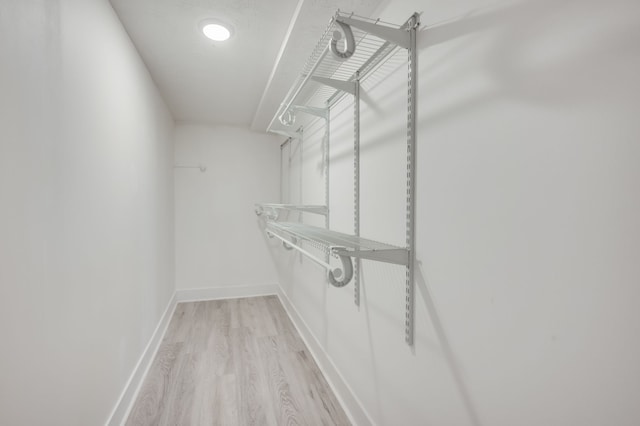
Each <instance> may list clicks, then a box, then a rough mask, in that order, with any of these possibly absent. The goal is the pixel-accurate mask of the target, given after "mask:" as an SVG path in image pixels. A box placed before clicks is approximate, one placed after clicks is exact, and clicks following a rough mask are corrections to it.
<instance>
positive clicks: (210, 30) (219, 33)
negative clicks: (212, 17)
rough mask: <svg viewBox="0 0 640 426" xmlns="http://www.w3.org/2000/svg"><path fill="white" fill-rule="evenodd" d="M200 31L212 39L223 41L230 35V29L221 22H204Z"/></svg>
mask: <svg viewBox="0 0 640 426" xmlns="http://www.w3.org/2000/svg"><path fill="white" fill-rule="evenodd" d="M202 32H203V33H204V35H205V37H207V38H209V39H211V40H213V41H225V40H228V39H229V37H231V30H229V28H227V27H225V26H224V25H221V24H206V25H205V26H203V27H202Z"/></svg>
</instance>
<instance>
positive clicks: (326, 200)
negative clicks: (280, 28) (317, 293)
mask: <svg viewBox="0 0 640 426" xmlns="http://www.w3.org/2000/svg"><path fill="white" fill-rule="evenodd" d="M325 109H326V114H327V116H326V119H325V127H324V141H323V142H324V144H323V146H322V156H323V159H324V205H325V206H327V214H326V215H325V216H324V227H325V228H326V229H329V215H330V214H331V209H329V140H330V134H331V129H330V126H331V110H330V109H329V103H328V102H327V104H326V108H325ZM324 257H325V261H326V262H327V263H329V252H328V251H327V252H326V253H325V256H324ZM327 284H329V276H328V275H327Z"/></svg>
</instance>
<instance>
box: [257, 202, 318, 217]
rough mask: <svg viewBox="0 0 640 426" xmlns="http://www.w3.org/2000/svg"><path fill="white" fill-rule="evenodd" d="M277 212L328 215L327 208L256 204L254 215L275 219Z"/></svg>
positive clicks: (308, 205)
mask: <svg viewBox="0 0 640 426" xmlns="http://www.w3.org/2000/svg"><path fill="white" fill-rule="evenodd" d="M278 210H293V211H298V212H305V213H315V214H319V215H323V216H326V215H327V214H328V213H329V209H328V208H327V206H319V205H311V204H273V203H258V204H256V208H255V211H256V214H257V215H258V216H261V215H263V214H264V215H267V217H273V216H275V217H277V216H278Z"/></svg>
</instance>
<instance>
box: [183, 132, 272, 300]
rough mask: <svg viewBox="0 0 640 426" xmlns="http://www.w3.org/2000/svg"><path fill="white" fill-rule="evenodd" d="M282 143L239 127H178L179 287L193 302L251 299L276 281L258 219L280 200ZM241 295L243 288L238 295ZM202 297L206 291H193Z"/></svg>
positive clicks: (200, 293)
mask: <svg viewBox="0 0 640 426" xmlns="http://www.w3.org/2000/svg"><path fill="white" fill-rule="evenodd" d="M279 155H280V148H279V141H278V138H276V137H274V136H270V135H265V134H260V133H254V132H251V131H249V130H246V129H242V128H236V127H227V126H219V127H208V126H198V125H190V124H180V125H178V126H177V127H176V142H175V162H176V164H177V165H186V166H197V165H200V164H202V165H205V166H206V167H207V169H206V171H205V172H201V171H200V170H199V169H198V168H177V169H176V170H175V197H176V203H175V221H176V225H175V241H176V288H177V289H179V290H190V292H189V293H188V294H191V295H192V296H193V297H198V295H201V296H202V297H211V295H213V294H214V293H212V291H214V289H217V290H219V293H215V294H217V295H220V296H224V295H229V296H232V295H241V294H243V293H242V292H243V291H248V294H251V292H252V291H254V290H255V289H256V287H257V286H265V285H268V286H273V285H275V284H276V282H277V278H276V273H275V268H274V267H273V264H272V262H271V259H270V258H269V251H268V250H267V248H266V245H265V243H264V233H263V232H262V231H261V229H260V227H259V221H258V220H257V217H256V215H255V213H254V204H255V203H257V202H276V201H277V199H278V198H279V189H278V177H279V171H278V168H279V157H278V156H279ZM241 288H242V289H241ZM196 289H200V290H202V292H198V291H196Z"/></svg>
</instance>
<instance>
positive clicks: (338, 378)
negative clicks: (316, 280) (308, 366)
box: [277, 286, 375, 426]
mask: <svg viewBox="0 0 640 426" xmlns="http://www.w3.org/2000/svg"><path fill="white" fill-rule="evenodd" d="M277 295H278V298H279V299H280V301H281V302H282V306H284V309H285V310H286V311H287V314H289V318H291V321H292V322H293V325H294V326H295V327H296V329H297V330H298V334H300V337H302V340H303V341H304V343H305V344H306V345H307V348H309V351H310V352H311V356H312V357H313V358H314V360H315V361H316V364H318V367H319V368H320V371H322V374H324V377H325V379H326V380H327V382H328V383H329V386H331V389H332V390H333V393H334V394H335V395H336V398H338V401H340V404H342V408H344V411H345V412H346V414H347V416H348V417H349V420H350V421H351V423H352V424H353V425H354V426H371V425H375V423H374V422H373V420H371V416H369V414H368V413H367V411H366V410H365V409H364V408H363V405H362V403H361V402H360V400H359V399H358V397H356V396H355V394H354V393H353V390H352V389H351V387H350V386H349V385H348V384H347V382H346V381H345V380H344V377H342V374H340V372H339V371H338V369H337V368H336V366H335V364H334V363H333V361H331V358H329V355H328V354H327V353H326V351H325V350H324V348H323V347H322V345H320V342H318V339H316V337H315V336H314V335H313V333H312V332H311V329H310V328H309V327H308V326H307V324H306V323H305V321H304V320H303V319H302V317H301V316H300V314H299V313H298V311H297V310H296V308H295V307H294V306H293V304H292V303H291V301H290V300H289V298H288V297H287V295H286V294H285V293H284V291H282V288H280V286H278V292H277Z"/></svg>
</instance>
